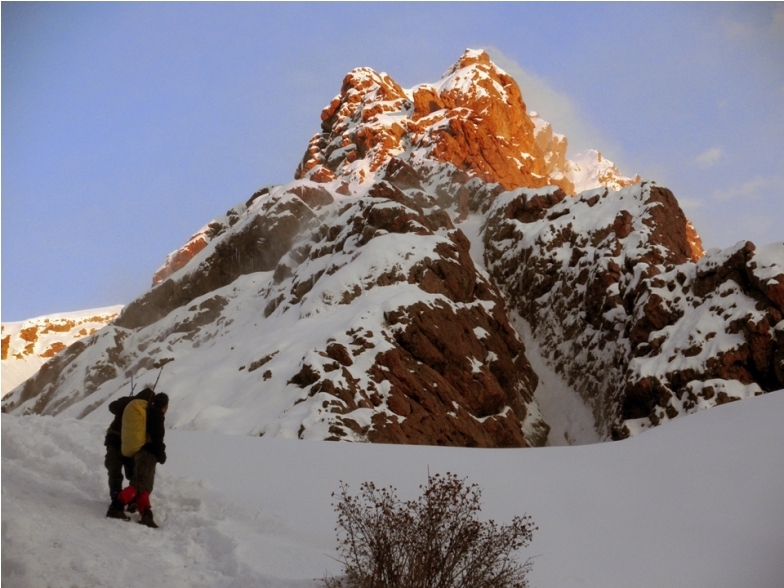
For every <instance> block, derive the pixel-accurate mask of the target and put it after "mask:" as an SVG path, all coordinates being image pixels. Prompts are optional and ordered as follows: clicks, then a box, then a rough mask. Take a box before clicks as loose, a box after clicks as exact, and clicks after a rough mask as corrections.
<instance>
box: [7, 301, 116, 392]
mask: <svg viewBox="0 0 784 588" xmlns="http://www.w3.org/2000/svg"><path fill="white" fill-rule="evenodd" d="M122 309H123V307H122V305H120V306H109V307H106V308H93V309H90V310H80V311H77V312H61V313H58V314H50V315H45V316H39V317H36V318H32V319H28V320H25V321H18V322H13V323H3V325H2V338H3V359H2V369H3V376H2V380H3V396H5V395H6V394H7V393H9V392H11V390H13V389H14V388H16V387H17V386H18V385H19V384H21V383H22V382H24V381H25V380H26V379H27V378H29V377H30V376H32V375H33V374H35V373H36V372H37V371H38V370H39V369H40V368H41V366H42V365H43V364H44V363H46V361H47V360H48V359H49V358H51V357H54V356H55V355H56V354H57V353H59V352H60V351H62V350H63V349H65V348H66V347H68V346H69V345H72V344H73V343H75V342H76V341H78V340H79V339H83V338H84V337H87V336H89V335H92V334H93V333H95V332H96V331H98V330H99V329H101V328H102V327H104V326H105V325H107V324H108V323H110V322H111V321H113V320H114V319H115V318H116V317H117V315H118V314H120V311H121V310H122Z"/></svg>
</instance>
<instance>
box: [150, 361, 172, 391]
mask: <svg viewBox="0 0 784 588" xmlns="http://www.w3.org/2000/svg"><path fill="white" fill-rule="evenodd" d="M167 363H168V362H167ZM165 367H166V364H165V363H164V364H163V365H162V366H161V369H160V371H158V377H157V378H155V383H154V384H153V385H152V391H153V392H155V387H156V386H157V385H158V380H160V379H161V374H162V373H163V368H165Z"/></svg>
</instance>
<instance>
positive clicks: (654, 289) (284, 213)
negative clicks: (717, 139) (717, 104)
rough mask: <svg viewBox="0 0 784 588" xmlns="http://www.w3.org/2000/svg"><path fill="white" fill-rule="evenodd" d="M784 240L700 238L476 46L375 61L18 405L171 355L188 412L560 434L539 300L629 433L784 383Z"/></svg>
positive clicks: (563, 350)
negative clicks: (403, 61)
mask: <svg viewBox="0 0 784 588" xmlns="http://www.w3.org/2000/svg"><path fill="white" fill-rule="evenodd" d="M577 189H579V190H580V192H579V193H576V190H577ZM586 190H587V191H586ZM478 227H481V229H477V228H478ZM463 229H465V230H463ZM783 247H784V245H772V246H769V247H766V248H759V249H755V248H754V247H753V245H751V244H740V245H739V246H738V247H736V248H731V249H730V250H727V251H724V252H712V253H711V254H710V255H708V256H705V257H703V255H704V254H703V251H702V249H701V245H700V242H699V237H698V236H697V234H696V232H695V231H694V229H693V227H692V226H691V224H690V223H689V222H688V220H687V219H686V218H685V216H684V215H683V212H682V211H681V209H680V207H679V206H678V204H677V201H676V199H675V197H674V196H673V195H672V193H670V192H669V191H668V190H666V189H665V188H663V187H660V186H657V185H656V184H654V183H652V182H642V183H641V182H640V181H639V178H634V179H631V178H627V177H625V176H623V175H621V174H620V172H619V171H618V170H617V168H615V166H614V165H613V164H612V162H609V161H607V160H605V159H603V158H602V157H601V155H600V154H598V152H595V151H594V152H588V153H587V154H585V155H584V156H582V157H581V158H579V159H576V160H575V161H569V160H568V159H566V139H565V138H564V137H563V136H561V135H558V134H556V133H554V132H553V130H552V128H551V127H550V125H548V124H547V123H545V122H544V121H542V120H541V119H540V118H539V117H538V115H536V114H535V113H530V112H528V111H527V108H526V105H525V103H524V102H523V98H522V94H521V92H520V89H519V88H518V86H517V84H516V83H515V82H514V80H513V79H512V78H511V77H509V76H508V75H507V74H506V73H504V72H503V71H502V70H500V69H499V68H497V67H496V66H495V65H493V64H492V62H491V61H490V60H489V58H488V56H487V55H486V54H485V53H483V52H480V51H472V50H468V51H466V53H465V54H464V55H463V56H462V57H461V58H460V59H459V60H458V62H457V63H456V64H455V65H453V66H452V67H451V68H449V69H448V70H447V72H446V73H445V74H444V76H443V77H442V79H441V80H440V81H439V82H437V83H435V84H423V85H419V86H415V87H414V88H411V89H404V88H402V87H400V86H399V85H398V84H397V83H395V82H394V80H392V79H391V78H390V77H389V76H388V75H387V74H383V73H377V72H375V71H373V70H371V69H369V68H359V69H357V70H354V71H352V72H351V73H349V74H348V76H346V78H345V80H344V82H343V85H342V87H341V91H340V93H339V94H338V95H337V96H336V97H335V98H334V99H333V100H332V101H331V102H330V104H329V105H328V106H327V107H326V108H325V109H324V110H323V112H322V114H321V129H320V131H319V132H318V133H317V134H316V135H314V137H313V139H312V140H311V141H310V143H309V145H308V147H307V149H306V152H305V155H304V157H303V159H302V161H301V162H300V164H299V166H298V168H297V171H296V173H295V179H294V181H292V182H289V183H287V184H285V185H281V186H266V187H265V188H262V189H261V190H259V191H257V192H256V193H255V194H253V195H252V196H251V197H250V198H249V199H247V200H245V201H244V202H243V203H241V204H238V205H237V206H235V207H233V208H232V209H231V210H229V211H228V212H227V213H226V214H225V215H223V216H221V217H218V218H216V219H215V220H213V221H212V222H210V223H208V225H206V226H205V228H204V229H202V230H201V231H199V232H198V233H196V234H195V235H194V237H192V238H191V239H190V240H189V242H188V243H186V245H185V246H184V247H183V248H181V249H180V250H179V251H177V252H174V253H173V254H172V255H170V256H169V258H168V259H167V262H166V263H165V264H164V266H163V267H162V268H161V270H159V272H158V273H157V274H156V276H155V278H154V286H153V288H152V289H151V290H149V291H148V292H147V293H145V294H144V295H142V296H141V297H139V298H138V299H137V300H135V301H133V302H132V303H130V304H129V305H128V306H127V307H126V308H125V309H124V310H123V312H122V314H121V315H120V317H118V319H117V320H116V321H115V322H114V323H113V324H112V325H110V326H107V327H105V328H104V329H102V330H101V331H100V332H98V333H96V334H95V335H93V336H92V337H90V338H88V339H85V340H84V341H82V342H80V343H77V344H76V345H74V346H72V347H70V348H68V349H66V350H65V351H63V352H62V353H60V354H59V355H57V356H56V357H55V358H53V359H52V360H51V361H50V362H49V363H47V364H46V365H45V366H44V367H43V368H42V369H41V371H40V372H39V374H38V375H37V376H36V377H34V378H32V379H30V380H28V381H27V382H26V383H25V384H24V385H23V386H20V387H19V388H17V389H16V390H15V391H14V393H13V394H12V395H10V396H9V397H8V398H7V399H6V400H5V401H4V402H3V410H4V411H15V412H39V413H45V414H60V413H62V414H67V415H71V416H76V417H80V418H82V417H87V418H100V417H101V416H104V415H102V413H101V412H100V411H99V412H96V409H97V408H98V407H100V406H102V405H103V404H105V403H106V402H108V401H109V400H111V399H112V398H113V397H115V396H116V395H118V394H122V393H124V392H125V391H126V389H127V381H128V379H129V378H130V376H131V375H133V376H134V377H135V378H136V379H137V381H140V382H144V381H145V380H150V381H154V378H155V377H156V376H157V374H158V371H159V370H160V369H161V366H166V367H165V371H164V372H163V377H162V380H161V385H162V386H163V387H164V388H165V389H166V391H167V392H169V394H170V396H171V397H172V400H173V402H172V405H171V411H170V414H169V418H168V419H167V422H169V423H171V425H172V426H176V427H180V428H193V429H203V430H215V431H222V432H227V433H238V434H257V435H280V436H285V437H298V438H309V439H334V440H337V439H345V440H355V441H364V440H367V441H375V442H395V443H430V444H443V445H460V446H482V447H511V446H516V447H523V446H531V445H541V444H543V443H544V442H545V441H546V439H547V432H548V425H547V423H546V422H545V419H544V418H543V417H542V415H541V413H540V410H539V407H538V405H537V402H536V400H535V397H534V391H535V390H536V387H537V380H538V378H537V375H536V374H535V373H534V371H533V369H532V368H531V365H530V363H529V362H528V360H527V358H526V355H525V346H524V345H523V343H522V341H521V339H520V336H519V335H518V333H517V332H516V331H515V330H514V329H513V328H512V326H511V322H510V317H511V318H512V319H514V320H517V317H521V318H522V319H524V320H526V321H527V322H528V323H529V325H530V327H531V330H532V331H533V333H534V337H535V342H536V344H537V346H538V347H539V348H540V349H541V350H542V351H543V352H544V354H545V355H546V358H547V359H548V361H549V362H550V364H551V365H552V366H553V367H554V368H555V369H556V371H557V372H558V373H560V374H561V375H562V377H564V378H565V379H566V380H567V381H568V382H569V384H570V385H571V386H572V388H573V389H574V390H575V391H576V392H577V393H578V394H580V396H581V397H582V398H583V399H584V400H585V402H586V403H588V404H589V406H590V407H591V409H592V411H593V414H594V416H595V419H596V425H597V428H598V429H599V430H600V431H601V433H602V434H603V435H604V436H605V437H606V438H610V437H615V438H619V437H624V436H628V435H630V434H634V433H636V432H638V431H640V430H642V429H644V428H646V427H648V426H651V425H655V424H657V423H659V422H661V421H662V420H665V419H668V418H673V417H675V416H677V415H678V414H683V413H686V412H690V411H692V410H696V409H698V408H703V407H708V406H711V405H713V404H717V403H721V402H726V401H729V400H732V399H737V398H742V397H744V396H748V395H751V394H757V393H762V392H764V391H766V390H770V389H772V388H775V387H782V386H784V381H783V380H782V371H783V370H782V361H784V358H782V351H781V349H782V332H784V323H782V320H781V311H782V307H781V303H782V293H781V288H782V287H784V286H782V284H783V283H784V259H783V258H782V257H783V256H782V248H783ZM512 322H514V321H512ZM96 415H97V416H96Z"/></svg>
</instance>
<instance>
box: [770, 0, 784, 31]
mask: <svg viewBox="0 0 784 588" xmlns="http://www.w3.org/2000/svg"><path fill="white" fill-rule="evenodd" d="M771 31H772V32H773V34H774V35H776V36H778V37H784V4H776V7H775V8H774V9H773V24H772V25H771Z"/></svg>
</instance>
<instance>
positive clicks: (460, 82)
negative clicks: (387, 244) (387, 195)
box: [295, 50, 574, 193]
mask: <svg viewBox="0 0 784 588" xmlns="http://www.w3.org/2000/svg"><path fill="white" fill-rule="evenodd" d="M321 119H322V125H321V127H322V132H321V133H319V134H317V135H315V136H314V137H313V139H311V141H310V144H309V145H308V149H307V151H306V153H305V156H304V157H303V160H302V162H301V163H300V165H299V168H298V169H297V172H296V175H295V177H296V178H298V179H299V178H304V177H308V178H309V179H313V180H314V181H331V180H332V179H334V177H340V178H342V179H344V180H346V181H348V182H356V183H364V182H366V181H368V180H369V179H370V177H371V176H372V174H373V172H375V171H377V170H378V169H379V168H380V167H381V166H382V165H383V164H384V163H386V162H387V161H388V160H389V159H390V158H391V157H392V156H396V155H398V156H399V155H400V154H402V153H404V152H406V153H412V154H414V157H413V159H416V158H417V157H420V158H425V159H430V160H435V161H440V162H448V163H452V164H454V165H455V166H457V167H458V168H459V169H461V170H464V171H466V172H468V173H469V175H473V176H477V177H480V178H482V179H483V180H486V181H489V182H499V183H500V184H501V185H502V186H504V187H505V188H507V189H511V188H516V187H522V186H525V187H540V186H546V185H558V186H560V187H561V188H562V189H564V190H565V191H566V192H568V193H573V191H574V186H573V184H572V182H571V181H570V180H569V179H568V178H567V177H566V176H565V175H564V173H563V171H564V170H565V169H566V167H565V153H566V140H565V139H564V138H563V137H562V136H560V135H553V134H552V132H551V133H550V135H549V137H546V138H538V137H537V135H536V132H535V131H536V129H535V125H534V123H533V122H532V120H531V118H530V117H529V116H528V114H527V113H526V106H525V103H524V102H523V97H522V95H521V93H520V88H519V87H518V86H517V83H516V82H515V81H514V80H513V79H512V78H511V77H510V76H509V75H507V74H506V73H505V72H503V71H502V70H501V69H499V68H498V67H496V66H495V65H494V64H493V63H492V62H491V61H490V58H489V57H488V55H487V53H485V52H483V51H472V50H468V51H466V52H465V53H464V54H463V56H462V57H461V58H460V59H459V60H458V62H457V63H456V64H455V65H453V66H452V67H451V68H450V69H449V70H448V71H447V72H446V73H445V74H444V76H443V77H442V79H441V80H440V81H439V82H438V83H437V84H435V85H429V84H424V85H420V86H416V87H414V88H412V89H410V90H404V89H403V88H401V87H400V86H399V85H398V84H397V83H396V82H395V81H394V80H392V78H390V77H389V76H388V75H386V74H379V73H377V72H375V71H373V70H372V69H369V68H358V69H355V70H354V71H352V72H351V73H349V74H348V76H346V78H345V80H344V82H343V87H342V88H341V92H340V94H339V95H338V96H336V97H335V98H334V99H333V100H332V102H331V103H330V105H329V106H327V107H326V108H325V109H324V111H323V112H322V114H321ZM330 172H331V173H330Z"/></svg>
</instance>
